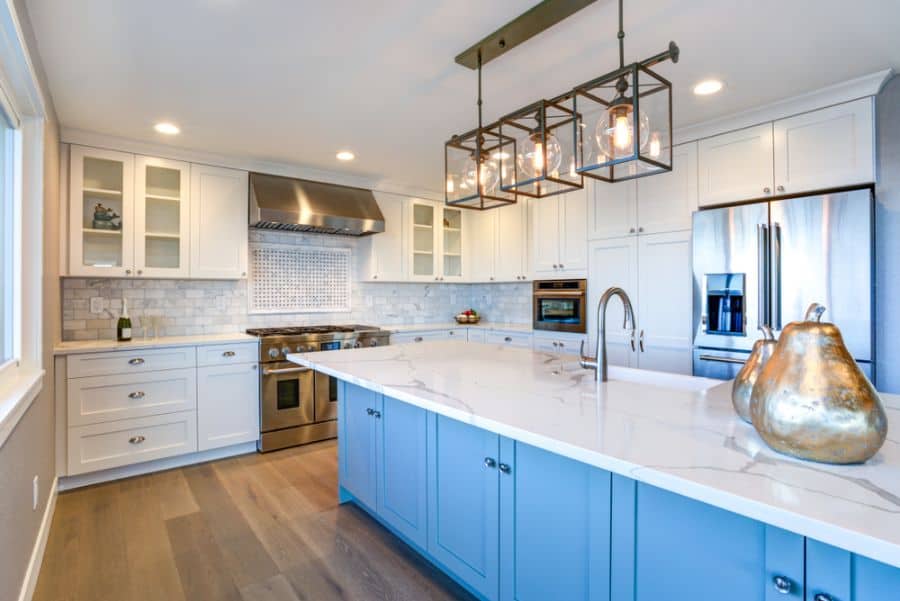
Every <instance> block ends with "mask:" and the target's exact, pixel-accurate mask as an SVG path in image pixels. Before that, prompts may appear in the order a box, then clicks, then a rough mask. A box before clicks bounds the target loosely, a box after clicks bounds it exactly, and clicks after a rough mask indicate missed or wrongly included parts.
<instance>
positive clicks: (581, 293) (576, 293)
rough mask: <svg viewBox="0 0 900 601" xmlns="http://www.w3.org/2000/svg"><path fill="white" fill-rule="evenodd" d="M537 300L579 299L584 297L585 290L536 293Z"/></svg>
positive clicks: (542, 291) (541, 291)
mask: <svg viewBox="0 0 900 601" xmlns="http://www.w3.org/2000/svg"><path fill="white" fill-rule="evenodd" d="M534 296H535V297H537V298H542V297H548V296H550V297H554V296H560V297H563V298H578V297H580V296H584V290H580V291H579V290H540V291H538V292H535V293H534Z"/></svg>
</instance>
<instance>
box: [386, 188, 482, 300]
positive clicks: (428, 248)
mask: <svg viewBox="0 0 900 601" xmlns="http://www.w3.org/2000/svg"><path fill="white" fill-rule="evenodd" d="M409 210H410V219H409V230H410V239H411V240H412V245H411V250H410V257H411V260H410V269H409V279H410V280H413V281H420V282H428V281H432V282H444V281H451V282H453V281H457V282H461V281H462V279H463V275H464V274H463V257H464V254H465V243H464V239H465V237H464V233H465V228H464V227H463V209H457V208H453V207H445V206H443V205H442V204H440V203H435V202H429V201H427V200H419V199H413V200H411V201H410V203H409ZM376 235H377V234H376Z"/></svg>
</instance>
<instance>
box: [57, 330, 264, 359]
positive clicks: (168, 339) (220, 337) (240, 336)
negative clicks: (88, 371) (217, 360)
mask: <svg viewBox="0 0 900 601" xmlns="http://www.w3.org/2000/svg"><path fill="white" fill-rule="evenodd" d="M257 340H259V339H258V338H257V337H256V336H250V335H248V334H244V333H242V332H235V333H233V334H198V335H196V336H160V337H159V338H135V339H133V340H130V341H128V342H118V341H116V340H79V341H71V342H60V343H58V344H57V345H56V346H54V347H53V354H54V355H74V354H78V353H100V352H104V351H127V350H129V349H145V348H171V347H175V346H207V345H210V344H228V343H235V342H256V341H257Z"/></svg>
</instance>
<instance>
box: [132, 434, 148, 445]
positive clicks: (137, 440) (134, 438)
mask: <svg viewBox="0 0 900 601" xmlns="http://www.w3.org/2000/svg"><path fill="white" fill-rule="evenodd" d="M145 440H147V439H146V438H144V437H143V436H132V437H131V438H129V439H128V442H130V443H131V444H141V443H142V442H144V441H145Z"/></svg>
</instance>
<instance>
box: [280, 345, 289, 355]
mask: <svg viewBox="0 0 900 601" xmlns="http://www.w3.org/2000/svg"><path fill="white" fill-rule="evenodd" d="M290 353H291V347H289V346H284V347H281V354H282V355H284V356H287V355H289V354H290Z"/></svg>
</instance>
